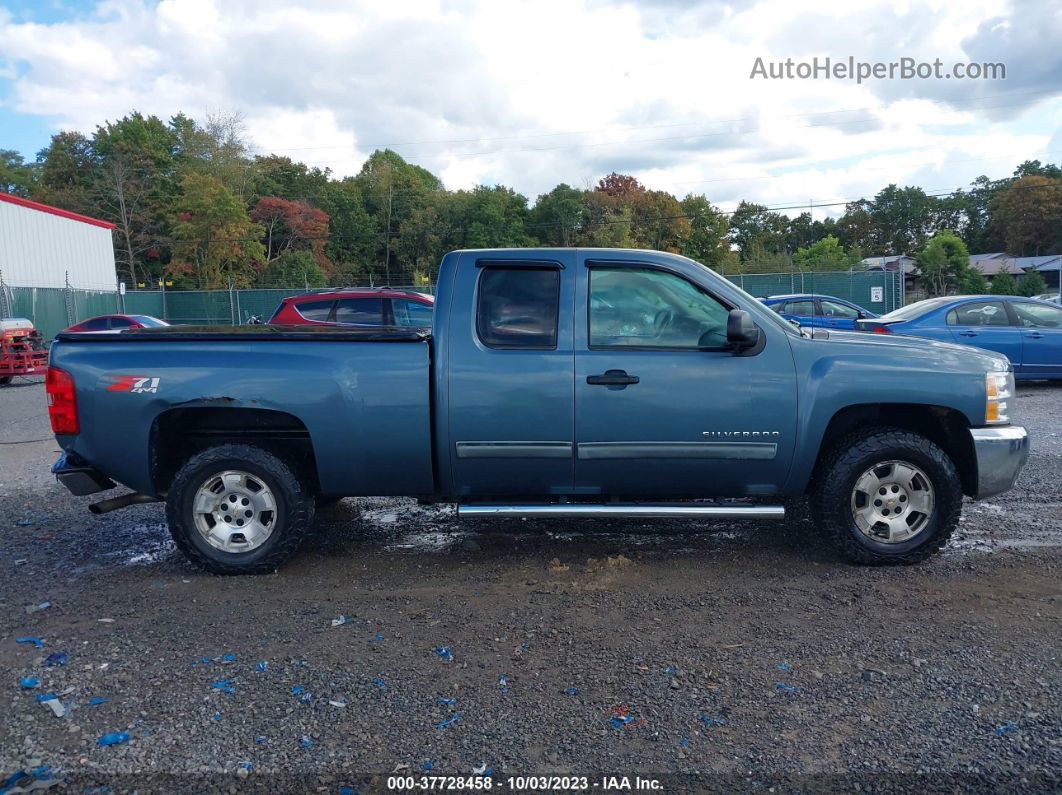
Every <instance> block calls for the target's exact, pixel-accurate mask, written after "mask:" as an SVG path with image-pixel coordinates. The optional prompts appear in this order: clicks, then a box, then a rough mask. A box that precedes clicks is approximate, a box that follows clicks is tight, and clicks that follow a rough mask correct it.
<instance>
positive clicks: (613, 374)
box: [586, 370, 641, 386]
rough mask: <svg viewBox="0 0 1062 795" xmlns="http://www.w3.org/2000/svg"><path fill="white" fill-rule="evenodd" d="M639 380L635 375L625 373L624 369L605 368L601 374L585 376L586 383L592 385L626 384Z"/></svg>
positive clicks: (635, 382)
mask: <svg viewBox="0 0 1062 795" xmlns="http://www.w3.org/2000/svg"><path fill="white" fill-rule="evenodd" d="M640 380H641V379H640V378H638V376H636V375H627V371H626V370H605V372H604V374H603V375H588V376H587V377H586V383H588V384H591V385H592V386H627V384H637V383H638V382H639V381H640Z"/></svg>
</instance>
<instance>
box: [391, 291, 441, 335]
mask: <svg viewBox="0 0 1062 795" xmlns="http://www.w3.org/2000/svg"><path fill="white" fill-rule="evenodd" d="M391 312H392V313H393V314H394V316H395V325H396V326H412V327H414V328H428V327H430V326H431V315H432V308H431V306H430V305H428V304H422V303H420V302H419V301H407V300H406V299H405V298H392V299H391Z"/></svg>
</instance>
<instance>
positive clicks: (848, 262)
mask: <svg viewBox="0 0 1062 795" xmlns="http://www.w3.org/2000/svg"><path fill="white" fill-rule="evenodd" d="M858 261H859V260H858V259H854V258H853V257H852V255H851V254H849V253H848V252H847V251H845V250H844V246H842V245H841V243H840V241H839V240H838V239H837V238H836V237H834V236H833V235H827V236H826V237H824V238H823V239H822V240H817V241H815V242H814V243H812V244H811V245H810V246H807V247H806V248H801V249H797V252H796V253H795V254H794V255H793V263H794V264H795V265H796V266H797V267H798V268H800V269H801V270H807V271H841V270H848V269H849V268H851V267H852V266H853V265H854V264H855V263H856V262H858Z"/></svg>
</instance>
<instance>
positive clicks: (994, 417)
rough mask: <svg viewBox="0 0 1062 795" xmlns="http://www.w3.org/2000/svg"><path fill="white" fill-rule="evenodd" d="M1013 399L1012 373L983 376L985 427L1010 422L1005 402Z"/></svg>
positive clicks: (1009, 371)
mask: <svg viewBox="0 0 1062 795" xmlns="http://www.w3.org/2000/svg"><path fill="white" fill-rule="evenodd" d="M1012 397H1014V372H1013V371H1012V370H1008V371H1007V372H1005V373H986V374H985V425H1006V424H1007V423H1008V422H1010V412H1009V411H1008V409H1007V401H1008V400H1009V399H1010V398H1012Z"/></svg>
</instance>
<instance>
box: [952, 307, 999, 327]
mask: <svg viewBox="0 0 1062 795" xmlns="http://www.w3.org/2000/svg"><path fill="white" fill-rule="evenodd" d="M947 321H948V325H949V326H1009V325H1010V320H1009V319H1008V318H1007V310H1006V309H1005V308H1004V307H1003V302H1002V301H974V302H972V303H969V304H963V305H962V306H957V307H955V308H954V309H952V310H951V311H950V312H948V317H947Z"/></svg>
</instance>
